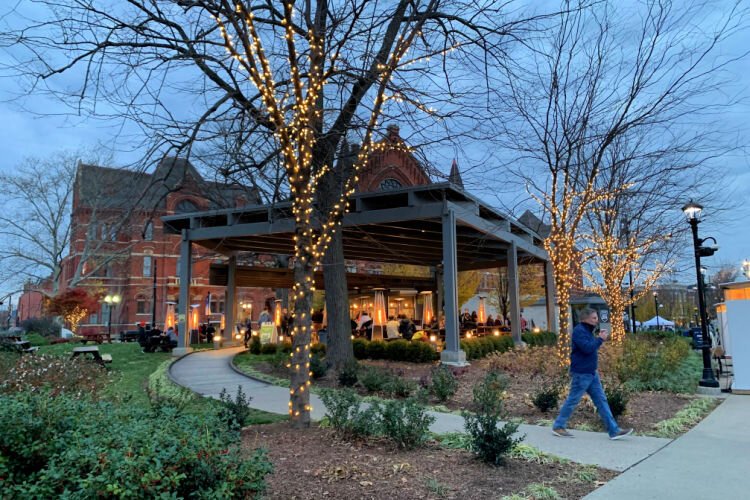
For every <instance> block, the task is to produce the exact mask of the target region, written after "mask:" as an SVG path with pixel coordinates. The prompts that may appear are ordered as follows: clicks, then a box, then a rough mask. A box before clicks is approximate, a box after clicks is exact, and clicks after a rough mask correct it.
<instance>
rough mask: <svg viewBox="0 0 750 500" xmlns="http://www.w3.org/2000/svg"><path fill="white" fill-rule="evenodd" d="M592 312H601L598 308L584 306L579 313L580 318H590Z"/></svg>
mask: <svg viewBox="0 0 750 500" xmlns="http://www.w3.org/2000/svg"><path fill="white" fill-rule="evenodd" d="M592 314H599V313H598V311H597V310H596V309H593V308H591V307H584V308H583V309H581V312H579V313H578V318H579V319H580V320H581V321H583V320H584V319H587V318H590V317H591V315H592Z"/></svg>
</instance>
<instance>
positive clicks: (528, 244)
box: [162, 183, 556, 364]
mask: <svg viewBox="0 0 750 500" xmlns="http://www.w3.org/2000/svg"><path fill="white" fill-rule="evenodd" d="M291 212H292V207H291V202H284V203H278V204H274V205H253V206H246V207H241V208H232V209H221V210H211V211H205V212H193V213H182V214H178V215H171V216H167V217H164V218H163V219H162V220H163V222H164V227H165V231H166V232H170V233H174V234H181V236H182V239H181V245H180V268H179V270H178V271H179V275H180V293H179V316H178V317H179V331H180V332H186V331H188V329H187V324H186V320H187V318H188V312H189V310H188V307H189V285H190V282H191V269H192V245H193V244H196V245H199V246H202V247H204V248H206V249H209V250H212V251H215V252H218V253H221V254H223V255H226V256H227V257H228V264H227V265H225V266H214V268H213V269H212V272H211V277H210V283H211V284H215V285H225V286H226V287H227V293H226V303H227V307H226V312H225V314H226V320H225V321H226V324H227V325H233V324H234V323H235V318H236V314H237V304H236V299H235V297H236V293H235V291H236V287H237V286H259V287H266V286H267V287H277V288H288V287H291V284H292V276H291V270H285V269H268V268H259V267H247V266H240V265H238V264H237V253H238V252H256V253H261V254H279V255H293V254H294V247H293V239H292V238H293V233H294V218H293V217H292V213H291ZM342 230H343V241H344V257H345V258H346V259H351V260H362V261H376V262H383V263H395V264H418V265H422V266H433V267H434V268H435V269H437V273H436V276H437V279H436V282H435V283H432V285H433V286H434V287H435V289H437V290H438V291H439V293H440V292H441V289H442V296H440V295H439V296H438V302H437V303H438V309H439V306H440V304H441V303H442V304H444V314H445V331H446V343H445V348H444V350H443V351H442V353H441V359H442V361H443V362H445V363H454V364H464V363H465V355H464V353H463V351H461V350H460V346H459V322H458V309H459V307H460V304H458V303H457V302H458V299H457V272H458V271H464V270H478V269H489V268H496V267H505V266H507V267H508V276H509V287H508V289H509V299H510V304H511V311H510V313H511V314H510V320H511V333H512V336H513V340H514V342H516V343H519V342H521V331H520V315H521V310H520V302H519V284H518V266H519V265H520V264H531V263H543V264H544V265H545V290H546V304H547V319H548V322H547V324H548V325H549V327H550V329H554V325H555V324H556V319H555V307H554V304H555V300H554V280H553V277H552V268H551V264H550V262H549V258H548V255H547V252H546V251H545V250H544V248H543V245H542V239H541V237H540V236H539V235H538V234H537V233H535V232H533V231H532V230H530V229H529V228H527V227H525V226H524V225H523V224H521V223H519V222H518V221H516V220H514V219H512V218H510V217H509V216H507V215H504V214H502V213H500V212H498V211H497V210H495V209H493V208H491V207H489V206H487V205H486V204H484V203H482V202H481V201H479V200H478V199H476V198H474V197H473V196H471V195H469V194H468V193H466V192H465V191H463V190H462V189H460V188H458V187H457V186H456V185H454V184H452V183H436V184H429V185H422V186H412V187H409V188H402V189H395V190H389V191H378V192H374V193H361V194H356V195H354V196H353V197H352V198H351V199H350V200H349V211H348V213H347V214H346V215H345V216H344V219H343V222H342ZM347 277H348V278H349V279H350V280H360V281H361V280H364V279H366V280H369V282H370V283H373V282H375V283H373V284H372V286H377V287H389V286H403V285H411V286H414V283H415V282H420V283H418V284H417V286H414V287H415V288H417V287H419V286H421V287H425V286H430V285H431V283H425V282H424V280H425V278H409V277H396V276H381V275H365V276H362V275H359V276H358V275H348V276H347ZM316 284H317V286H318V287H319V288H321V287H322V279H321V278H320V275H318V279H317V280H316ZM363 284H364V283H363ZM349 286H350V287H351V286H352V283H351V281H350V283H349ZM230 304H231V305H232V306H230ZM227 330H228V331H230V332H231V328H227ZM230 335H231V333H230ZM186 338H187V336H186V335H180V336H179V346H178V348H177V349H176V354H184V353H186V352H188V351H189V344H188V343H187V341H186Z"/></svg>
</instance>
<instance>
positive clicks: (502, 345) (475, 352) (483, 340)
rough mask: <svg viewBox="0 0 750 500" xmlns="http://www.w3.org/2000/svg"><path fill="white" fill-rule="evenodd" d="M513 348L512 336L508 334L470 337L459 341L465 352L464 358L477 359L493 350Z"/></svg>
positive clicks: (500, 350)
mask: <svg viewBox="0 0 750 500" xmlns="http://www.w3.org/2000/svg"><path fill="white" fill-rule="evenodd" d="M512 348H513V338H512V337H511V336H510V335H501V336H499V337H495V336H494V335H488V336H486V337H471V338H468V339H464V340H462V341H461V349H462V350H463V351H464V352H465V353H466V359H479V358H483V357H485V356H487V355H488V354H490V353H493V352H505V351H508V350H510V349H512Z"/></svg>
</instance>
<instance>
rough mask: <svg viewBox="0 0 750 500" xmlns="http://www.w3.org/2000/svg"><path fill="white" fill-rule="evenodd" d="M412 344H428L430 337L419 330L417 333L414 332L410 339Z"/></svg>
mask: <svg viewBox="0 0 750 500" xmlns="http://www.w3.org/2000/svg"><path fill="white" fill-rule="evenodd" d="M411 341H412V342H429V341H430V336H429V335H428V334H427V332H425V331H424V330H419V331H417V332H414V335H412V337H411Z"/></svg>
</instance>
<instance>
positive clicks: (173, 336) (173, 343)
mask: <svg viewBox="0 0 750 500" xmlns="http://www.w3.org/2000/svg"><path fill="white" fill-rule="evenodd" d="M166 336H167V342H168V343H169V347H170V348H172V349H174V348H175V347H177V332H175V331H174V328H172V327H171V326H170V327H169V328H167V333H166Z"/></svg>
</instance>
